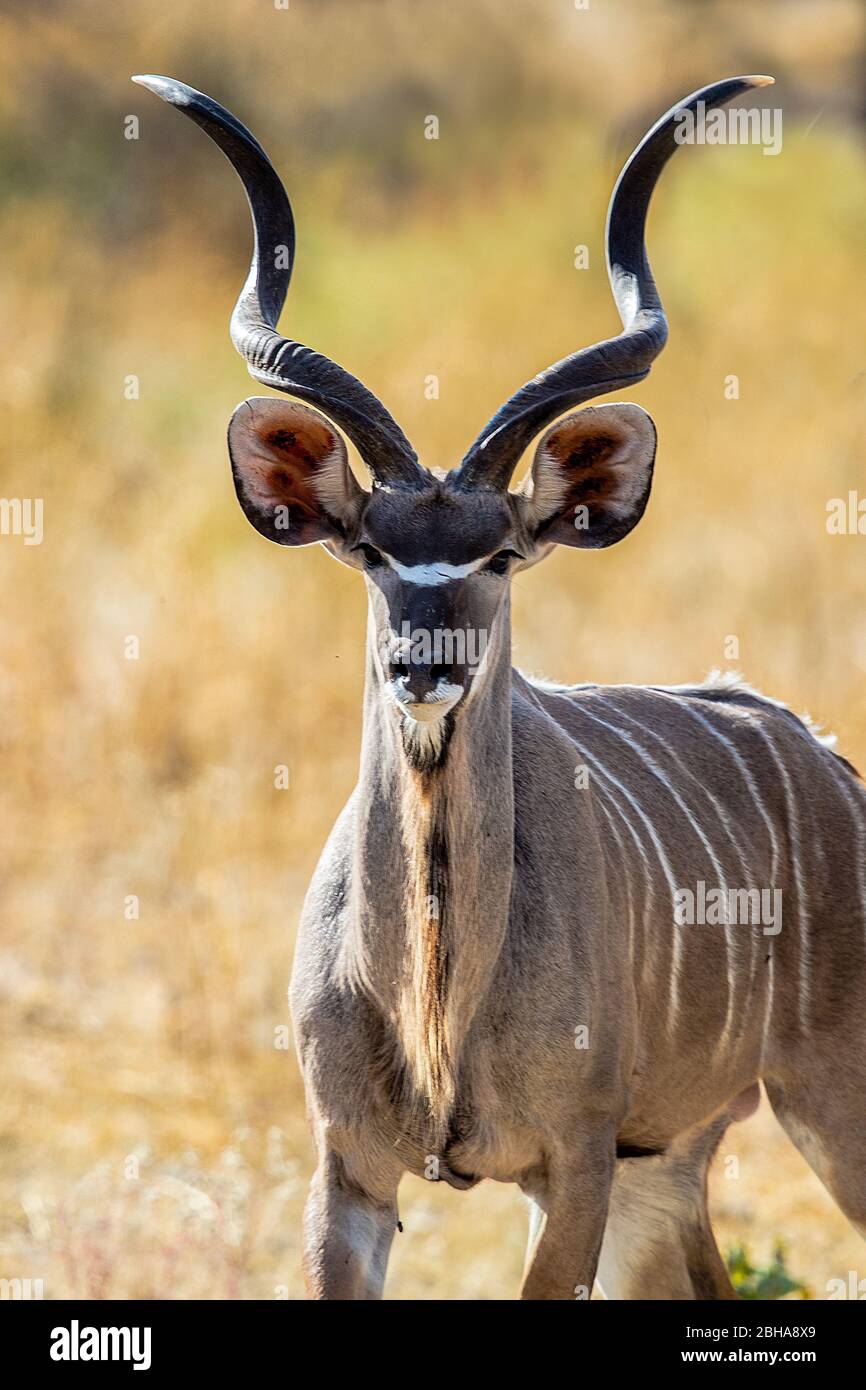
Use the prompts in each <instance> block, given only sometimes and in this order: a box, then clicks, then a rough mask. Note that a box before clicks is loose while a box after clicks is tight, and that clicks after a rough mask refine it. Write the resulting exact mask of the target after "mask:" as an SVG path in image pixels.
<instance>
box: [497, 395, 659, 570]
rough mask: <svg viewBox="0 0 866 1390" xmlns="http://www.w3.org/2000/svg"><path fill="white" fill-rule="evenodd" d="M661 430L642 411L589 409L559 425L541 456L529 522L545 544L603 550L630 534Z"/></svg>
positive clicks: (528, 493) (530, 490)
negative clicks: (656, 428) (604, 547)
mask: <svg viewBox="0 0 866 1390" xmlns="http://www.w3.org/2000/svg"><path fill="white" fill-rule="evenodd" d="M655 451H656V430H655V425H654V424H653V422H652V420H651V418H650V416H649V415H647V413H646V411H645V410H641V408H640V406H637V405H632V404H630V403H625V402H619V403H617V404H615V405H601V406H589V407H587V408H586V409H585V410H580V411H578V412H577V413H576V414H574V415H569V416H567V417H566V418H565V419H564V420H560V421H559V423H558V424H556V425H554V426H552V428H551V429H549V430H548V432H547V434H546V435H545V436H544V437H543V439H542V440H541V442H540V444H539V445H538V448H537V449H536V452H535V459H534V461H533V464H532V471H531V474H530V478H529V480H528V482H529V485H528V487H527V488H526V490H525V492H524V496H525V498H526V502H525V519H526V522H527V525H528V526H529V528H530V530H531V532H532V533H533V534H534V536H535V538H536V540H538V541H540V542H541V543H544V544H547V543H551V544H552V543H556V544H559V545H573V546H578V547H580V548H584V549H589V550H596V549H599V548H601V547H603V546H608V545H613V544H615V542H616V541H618V540H622V538H623V536H626V535H628V533H629V531H631V529H632V527H634V526H636V525H637V523H638V521H640V518H641V517H642V516H643V513H644V510H645V508H646V504H647V501H648V500H649V493H650V487H651V485H652V472H653V463H654V460H655Z"/></svg>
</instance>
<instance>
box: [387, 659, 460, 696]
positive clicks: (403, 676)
mask: <svg viewBox="0 0 866 1390" xmlns="http://www.w3.org/2000/svg"><path fill="white" fill-rule="evenodd" d="M453 674H454V667H453V666H450V665H442V664H441V663H434V664H433V665H432V666H431V665H425V664H424V663H423V662H417V661H392V662H391V679H392V680H402V682H403V686H404V688H405V689H406V690H408V692H409V694H410V695H414V696H415V699H416V700H423V699H424V696H425V695H429V694H430V693H431V692H432V691H434V690H435V689H436V687H437V685H438V684H439V682H440V681H442V680H446V681H450V680H451V679H452V678H453Z"/></svg>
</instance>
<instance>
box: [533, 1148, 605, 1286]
mask: <svg viewBox="0 0 866 1390" xmlns="http://www.w3.org/2000/svg"><path fill="white" fill-rule="evenodd" d="M615 1152H616V1150H615V1143H614V1138H613V1135H612V1134H607V1133H606V1132H605V1134H604V1135H599V1134H595V1135H586V1136H584V1137H583V1138H582V1139H580V1140H579V1141H578V1142H575V1143H574V1144H573V1145H571V1146H570V1147H569V1150H568V1151H567V1152H566V1151H565V1150H564V1149H562V1150H561V1151H559V1152H557V1153H556V1154H553V1155H551V1157H550V1160H549V1161H548V1164H547V1165H546V1168H545V1171H544V1173H543V1174H539V1175H537V1176H536V1177H535V1178H534V1179H533V1181H531V1182H529V1183H527V1184H526V1185H525V1190H526V1191H527V1192H528V1193H529V1195H530V1196H531V1197H532V1200H533V1204H534V1211H533V1216H534V1218H535V1219H534V1220H533V1222H532V1227H531V1231H530V1248H529V1249H528V1250H527V1262H526V1271H525V1274H524V1279H523V1287H522V1289H521V1291H520V1297H521V1298H523V1299H566V1298H567V1299H576V1298H578V1299H579V1298H589V1296H590V1293H591V1292H592V1285H593V1282H594V1280H595V1272H596V1268H597V1266H598V1257H599V1252H600V1250H601V1242H602V1239H603V1236H604V1228H605V1223H606V1221H607V1208H608V1201H609V1198H610V1191H611V1184H612V1182H613V1173H614V1165H615ZM540 1212H543V1213H544V1216H543V1219H539V1217H540Z"/></svg>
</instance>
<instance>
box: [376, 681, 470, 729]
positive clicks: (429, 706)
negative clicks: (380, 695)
mask: <svg viewBox="0 0 866 1390" xmlns="http://www.w3.org/2000/svg"><path fill="white" fill-rule="evenodd" d="M388 691H389V694H390V695H391V698H392V699H393V700H394V702H395V704H396V705H397V707H398V709H399V710H400V712H401V714H402V715H403V717H404V718H405V719H407V720H410V721H411V722H412V723H413V724H423V725H424V726H425V727H427V726H430V725H435V724H438V723H439V721H440V720H441V719H444V718H445V715H446V714H448V713H449V712H450V711H451V710H452V709H453V708H454V706H455V705H456V704H457V701H458V700H459V699H460V696H461V695H462V694H463V686H462V685H452V684H451V683H450V681H445V680H442V681H439V683H438V685H437V686H436V689H435V690H431V691H429V692H428V694H427V695H425V696H424V698H423V700H415V699H413V698H412V695H411V694H410V693H409V691H408V690H407V689H406V687H405V686H404V684H403V682H402V681H401V680H395V681H389V682H388Z"/></svg>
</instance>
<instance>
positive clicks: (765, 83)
mask: <svg viewBox="0 0 866 1390" xmlns="http://www.w3.org/2000/svg"><path fill="white" fill-rule="evenodd" d="M744 80H745V81H746V82H748V83H750V85H751V86H752V87H773V86H775V82H776V79H775V77H768V76H767V74H766V73H762V72H759V73H751V74H750V75H749V76H748V77H746V78H745V79H744Z"/></svg>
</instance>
